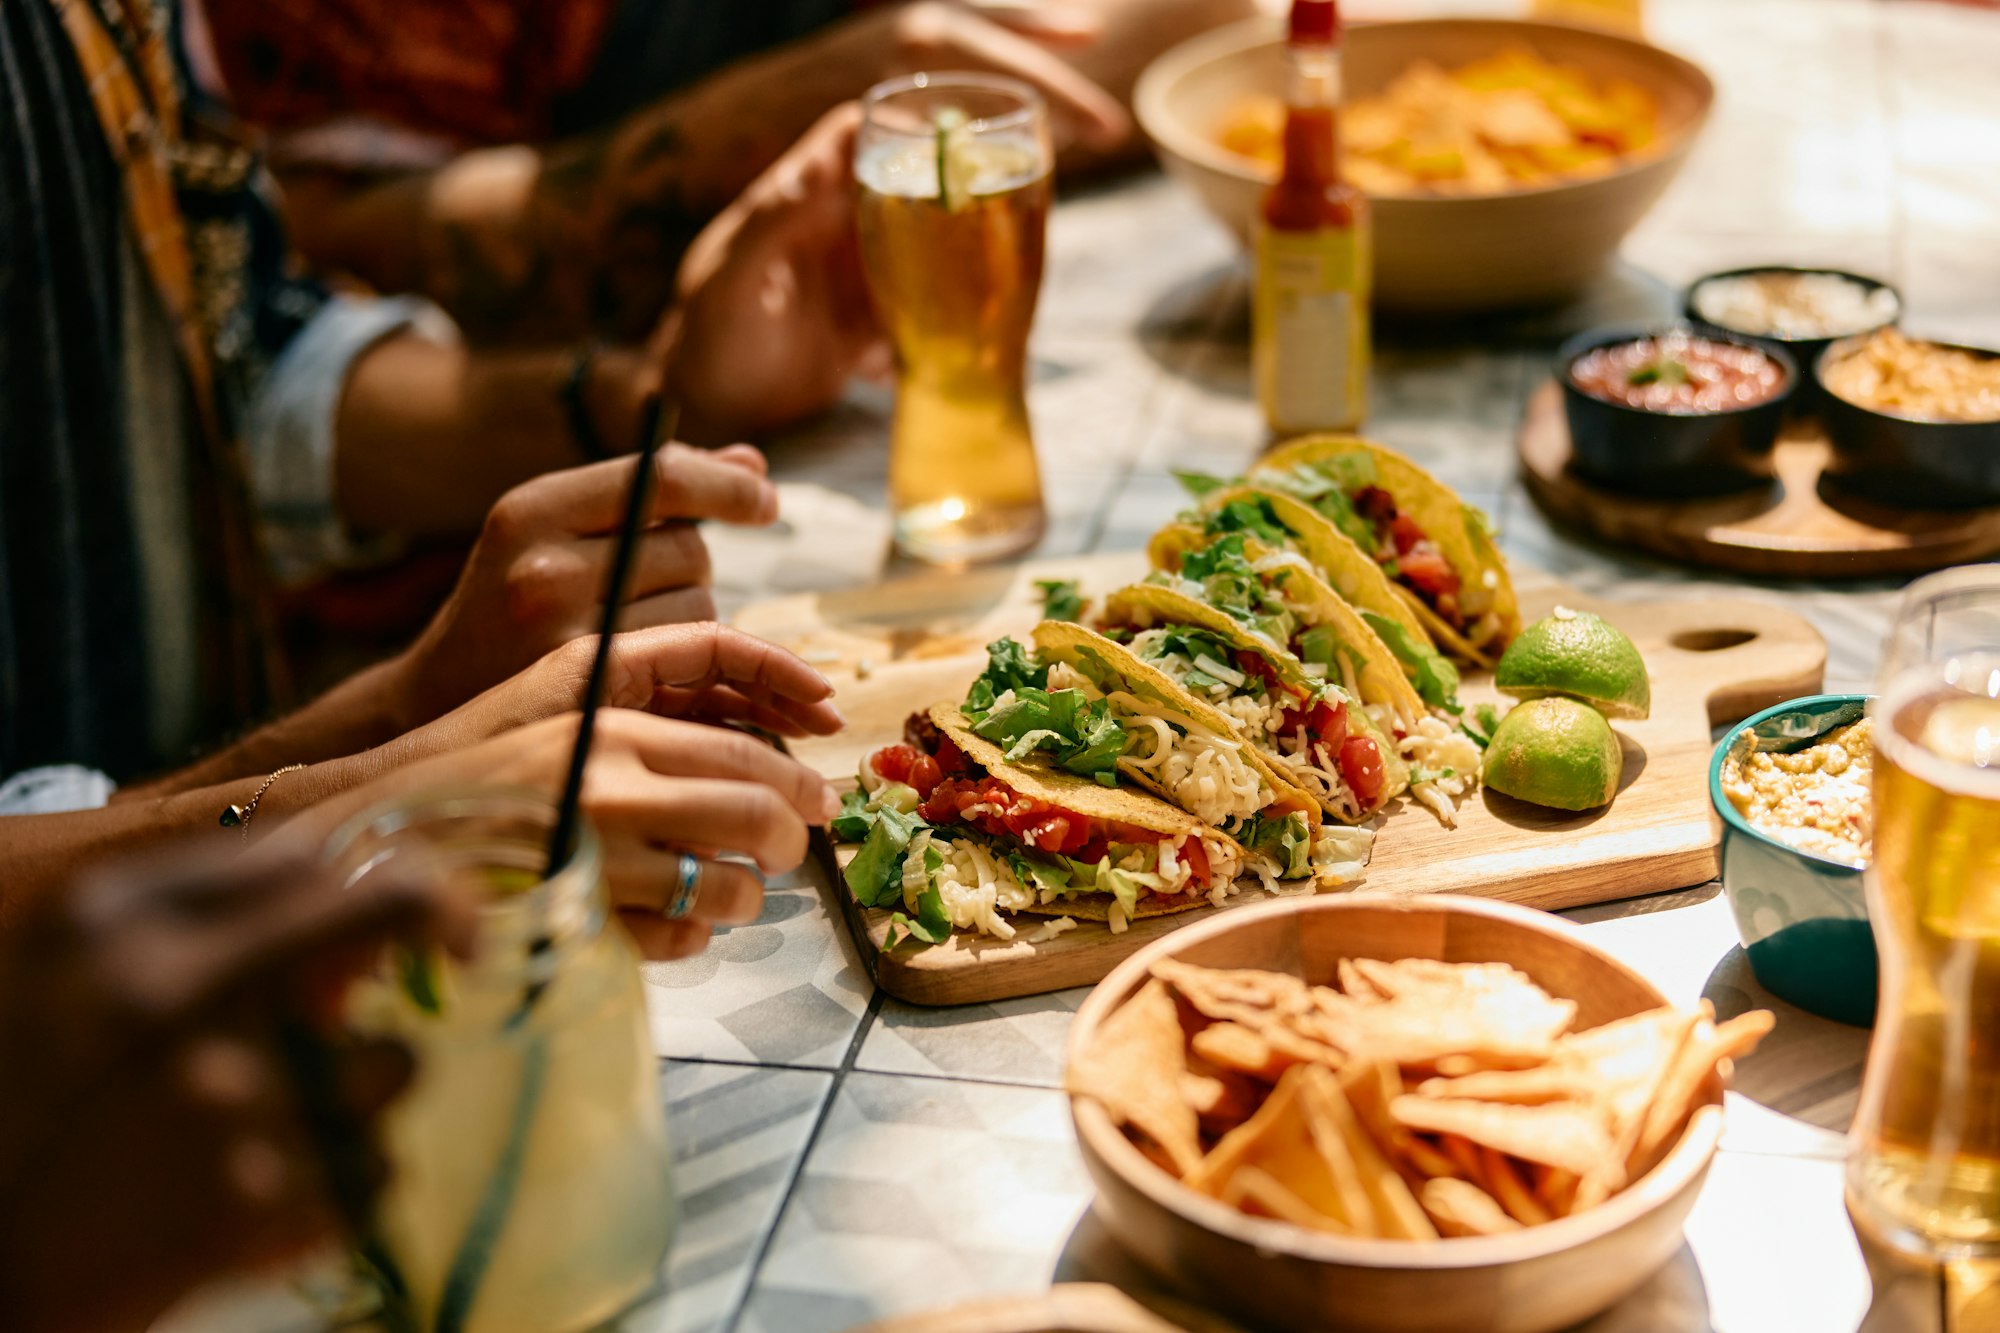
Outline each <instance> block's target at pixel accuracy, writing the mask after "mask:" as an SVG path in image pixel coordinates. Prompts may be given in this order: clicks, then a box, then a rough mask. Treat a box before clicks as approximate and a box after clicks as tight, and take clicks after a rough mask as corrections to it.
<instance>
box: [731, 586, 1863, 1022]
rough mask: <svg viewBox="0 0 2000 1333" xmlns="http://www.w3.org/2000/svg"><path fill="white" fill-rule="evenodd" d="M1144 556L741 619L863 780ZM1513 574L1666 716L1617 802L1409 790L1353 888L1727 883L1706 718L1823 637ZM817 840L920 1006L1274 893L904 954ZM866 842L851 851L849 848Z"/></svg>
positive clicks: (1569, 900) (1749, 609) (1633, 727)
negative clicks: (990, 669) (812, 684)
mask: <svg viewBox="0 0 2000 1333" xmlns="http://www.w3.org/2000/svg"><path fill="white" fill-rule="evenodd" d="M1145 569H1146V564H1145V557H1144V556H1143V555H1141V554H1139V553H1137V552H1128V553H1123V554H1116V555H1099V556H1083V557H1078V558H1075V559H1070V560H1050V561H1041V562H1037V563H1034V564H1029V565H1020V566H1011V567H1007V568H995V569H987V570H981V571H979V572H977V573H974V574H970V575H952V574H943V573H935V574H927V575H921V576H918V577H916V578H911V579H905V580H899V581H896V582H892V583H887V584H881V585H878V586H876V587H873V588H867V589H858V590H856V591H853V592H848V593H830V594H810V593H809V594H801V595H798V596H793V597H786V598H781V599H778V600H775V601H770V602H763V603H759V604H757V605H755V606H751V607H747V608H745V609H744V611H743V612H742V614H740V615H739V616H738V617H737V618H736V623H737V624H738V625H740V626H741V627H742V628H744V629H746V630H749V631H750V632H751V633H753V634H758V635H761V636H762V637H764V638H767V639H771V640H773V641H775V642H777V643H782V644H784V645H786V646H787V647H790V648H792V649H793V650H795V651H797V652H799V653H800V654H801V655H802V656H804V657H805V658H806V659H807V660H808V661H811V662H813V663H815V664H816V665H818V666H819V667H820V669H821V670H823V671H825V672H826V673H827V675H828V676H829V677H830V678H831V679H832V680H833V682H834V684H835V687H836V688H837V690H838V695H837V697H836V700H835V702H836V703H837V704H838V705H839V707H840V710H841V712H842V713H844V714H845V715H846V717H847V729H846V730H845V731H843V732H841V733H840V734H839V735H837V736H828V737H813V738H809V739H806V740H801V741H795V742H791V744H790V748H791V751H792V753H793V754H795V755H796V756H798V758H799V760H800V761H801V762H803V763H805V764H807V765H808V766H810V767H812V768H814V769H817V770H818V771H819V772H821V773H824V774H825V775H826V776H827V777H828V778H830V779H833V780H835V781H836V782H843V783H851V782H852V781H853V775H854V771H855V768H856V766H857V764H858V762H859V760H860V758H861V756H862V755H864V754H865V753H867V752H868V751H870V750H872V749H874V748H875V747H877V746H879V745H884V744H887V743H888V742H890V741H893V740H897V739H899V738H900V737H901V735H902V731H903V720H904V718H906V717H908V716H909V714H910V713H911V712H912V711H914V710H916V709H918V708H923V707H927V706H929V705H930V704H931V703H933V702H935V701H937V700H940V699H951V700H956V699H959V698H962V697H963V696H964V694H965V690H966V687H967V685H969V684H970V683H971V681H972V679H973V677H975V676H977V675H978V674H979V672H980V669H981V668H982V667H983V666H984V665H985V661H986V657H985V653H984V651H983V647H982V645H984V644H986V643H988V642H990V641H991V640H993V639H995V638H997V637H999V636H1000V635H1002V634H1017V635H1025V634H1027V633H1028V632H1029V631H1030V630H1032V629H1033V628H1034V625H1035V622H1036V621H1037V620H1038V619H1040V615H1039V605H1040V604H1039V599H1038V597H1037V594H1036V591H1035V587H1034V581H1035V580H1037V579H1061V578H1068V579H1076V580H1078V581H1079V582H1080V583H1081V585H1082V590H1083V592H1084V594H1085V595H1086V596H1090V597H1102V596H1103V595H1104V594H1106V593H1108V592H1110V591H1112V590H1113V589H1115V588H1117V587H1119V586H1121V585H1122V584H1125V583H1127V582H1130V581H1131V580H1133V579H1136V578H1139V577H1142V576H1143V575H1144V573H1145ZM1513 574H1514V586H1515V589H1516V591H1517V592H1519V594H1520V597H1521V614H1522V616H1523V617H1524V618H1525V619H1527V620H1535V619H1538V618H1539V617H1541V616H1544V615H1547V614H1548V613H1549V612H1550V611H1551V610H1553V609H1554V608H1555V607H1556V606H1557V605H1565V606H1571V607H1575V608H1576V609H1578V610H1584V611H1595V612H1597V613H1599V614H1600V615H1602V616H1604V617H1605V618H1606V619H1608V620H1610V621H1611V622H1612V623H1613V624H1615V625H1617V626H1618V627H1619V628H1621V629H1623V630H1624V631H1625V632H1626V633H1627V634H1630V635H1631V636H1632V639H1633V641H1634V642H1635V643H1637V644H1638V646H1639V650H1640V652H1641V653H1643V654H1644V655H1645V659H1646V666H1647V669H1648V672H1649V674H1650V675H1651V677H1652V683H1653V711H1652V716H1650V717H1648V718H1647V719H1645V720H1644V721H1637V722H1618V723H1616V724H1615V727H1616V730H1617V732H1618V734H1619V736H1620V738H1621V740H1622V741H1623V743H1624V746H1625V751H1626V756H1625V775H1624V781H1623V783H1622V784H1621V786H1620V789H1619V793H1618V796H1617V799H1616V800H1614V801H1613V802H1612V803H1611V804H1610V805H1609V806H1606V807H1605V808H1603V809H1601V810H1588V811H1584V812H1582V813H1580V814H1570V813H1567V812H1564V811H1560V810H1545V809H1541V808H1539V807H1537V806H1531V805H1527V804H1525V803H1524V802H1520V801H1516V800H1514V799H1512V798H1511V797H1506V796H1501V795H1498V794H1497V793H1493V792H1488V791H1481V792H1480V793H1479V794H1478V795H1477V796H1475V797H1473V798H1472V799H1471V800H1469V801H1467V802H1466V803H1465V805H1464V806H1463V807H1461V809H1460V810H1459V812H1458V825H1457V827H1456V828H1446V827H1444V826H1443V825H1441V824H1439V823H1438V821H1437V819H1436V818H1435V817H1434V816H1433V815H1431V814H1430V813H1429V812H1428V811H1426V810H1423V809H1421V808H1419V807H1416V806H1414V805H1413V804H1412V803H1411V802H1410V801H1408V800H1407V799H1404V798H1399V799H1398V800H1397V801H1396V802H1394V803H1393V804H1392V807H1391V809H1390V810H1389V812H1388V813H1387V815H1386V816H1385V818H1384V819H1383V822H1382V825H1381V828H1380V831H1379V832H1378V833H1377V835H1376V839H1375V851H1374V856H1373V858H1372V859H1371V860H1370V862H1369V865H1368V872H1367V875H1366V877H1365V878H1364V879H1363V880H1362V881H1361V883H1360V884H1359V885H1358V886H1357V889H1356V890H1355V891H1359V892H1375V893H1393V894H1414V893H1444V892H1450V893H1473V894H1480V895H1483V896H1486V897H1492V898H1505V899H1510V900H1512V901H1514V902H1520V903H1527V904H1528V905H1530V906H1534V907H1546V908H1558V907H1578V906H1582V905H1584V904H1586V903H1599V902H1608V901H1610V900H1611V899H1614V898H1629V897H1632V896H1634V895H1636V894H1641V893H1651V892H1655V891H1657V890H1660V889H1674V888H1681V887H1684V886H1686V885H1689V884H1699V883H1701V882H1703V881H1704V880H1707V879H1711V878H1713V877H1714V876H1715V873H1716V866H1717V863H1716V843H1717V841H1718V837H1719V834H1718V824H1717V821H1716V818H1715V812H1714V811H1713V810H1711V809H1710V808H1709V803H1708V759H1709V755H1710V753H1711V751H1712V750H1713V749H1714V743H1713V742H1712V741H1711V740H1710V738H1709V735H1710V728H1711V727H1712V726H1715V725H1717V724H1720V723H1724V722H1733V721H1736V720H1738V719H1740V718H1743V717H1747V716H1748V715H1749V714H1751V713H1753V712H1756V711H1757V710H1758V709H1760V708H1765V707H1768V706H1769V705H1771V704H1774V703H1779V702H1781V701H1783V700H1785V699H1791V698H1796V697H1797V696H1799V695H1802V694H1812V693H1814V692H1815V691H1817V690H1818V688H1819V684H1820V680H1821V674H1822V671H1823V668H1824V667H1825V665H1826V643H1825V641H1824V640H1823V639H1821V638H1820V636H1819V634H1818V632H1817V631H1816V630H1814V629H1813V627H1812V626H1811V625H1810V624H1808V623H1807V622H1806V621H1805V620H1804V619H1802V618H1801V617H1799V616H1798V615H1795V614H1794V613H1792V612H1790V611H1786V610H1783V609H1782V608H1780V607H1776V606H1773V605H1771V604H1770V603H1768V602H1756V601H1748V600H1744V599H1740V598H1723V597H1704V598H1702V599H1701V600H1699V601H1655V602H1637V603H1635V602H1607V601H1603V600H1601V599H1598V598H1594V597H1590V596H1588V595H1586V594H1584V593H1581V592H1578V591H1577V590H1576V589H1573V588H1568V587H1564V586H1563V585H1561V584H1559V583H1557V582H1556V581H1555V580H1554V579H1552V578H1550V577H1549V576H1548V575H1547V574H1544V573H1543V572H1541V571H1540V570H1536V569H1530V568H1528V567H1526V566H1522V565H1515V566H1514V567H1513ZM1459 697H1460V698H1461V699H1463V700H1464V701H1465V702H1466V704H1467V705H1468V706H1470V705H1473V704H1477V703H1481V702H1488V701H1496V700H1498V699H1499V695H1498V694H1497V693H1496V692H1495V691H1494V689H1493V678H1492V676H1491V675H1489V674H1487V673H1483V672H1482V673H1479V674H1476V675H1473V674H1468V675H1467V676H1466V677H1465V680H1464V683H1463V685H1462V687H1461V689H1460V691H1459ZM816 843H817V847H818V851H819V853H820V856H821V857H822V859H823V863H824V864H825V865H826V867H827V869H828V871H829V873H830V876H831V884H830V885H829V888H830V890H831V892H832V893H833V895H834V898H835V901H836V902H837V903H838V904H839V906H840V909H841V911H842V914H843V915H844V916H845V917H846V919H847V923H848V927H849V929H850V930H851V931H852V933H853V935H854V938H855V942H856V944H857V945H858V946H859V947H860V950H861V956H862V959H863V961H864V962H865V963H866V964H867V966H868V968H869V970H870V971H871V972H873V973H874V975H875V979H876V981H877V982H879V983H880V984H881V986H882V988H883V989H884V990H886V991H888V992H889V993H890V994H891V995H894V996H897V997H898V998H900V999H904V1000H909V1001H911V1002H913V1003H917V1004H972V1003H979V1002H984V1001H991V1000H1000V999H1007V998H1010V997H1012V996H1016V995H1037V994H1041V993H1043V992H1046V991H1053V990H1062V989H1065V988H1067V987H1070V986H1085V985H1089V984H1091V983H1092V982H1096V981H1099V980H1101V979H1102V978H1103V977H1104V975H1105V974H1106V973H1108V972H1109V971H1110V970H1111V969H1112V968H1113V967H1114V966H1116V965H1117V963H1118V962H1119V960H1120V959H1122V958H1124V957H1126V956H1127V955H1129V954H1131V953H1133V952H1134V951H1136V950H1137V949H1138V948H1139V947H1140V946H1141V945H1143V944H1145V943H1146V942H1147V941H1149V940H1153V939H1157V938H1158V937H1159V936H1161V935H1162V934H1164V933H1166V932H1167V931H1170V930H1173V929H1175V928H1176V927H1178V926H1180V925H1182V924H1184V923H1186V922H1189V921H1196V920H1200V919H1202V918H1203V917H1205V916H1209V915H1213V914H1214V913H1216V912H1218V911H1228V910H1231V909H1232V908H1234V907H1236V906H1240V905H1243V904H1247V903H1253V902H1260V901H1263V900H1265V899H1266V898H1268V897H1269V895H1268V894H1265V893H1264V892H1262V891H1261V890H1257V889H1244V890H1242V891H1240V892H1239V893H1238V894H1237V895H1236V896H1234V897H1233V898H1231V899H1230V900H1229V904H1228V906H1225V907H1221V908H1216V907H1202V908H1199V909H1197V910H1195V911H1191V912H1185V913H1181V914H1178V915H1173V916H1156V917H1145V918H1142V919H1140V920H1138V921H1135V922H1133V923H1132V925H1131V927H1130V928H1129V929H1127V930H1125V931H1122V932H1119V933H1116V934H1114V933H1113V932H1112V931H1110V930H1109V929H1108V928H1107V927H1106V926H1105V925H1104V924H1103V923H1101V922H1094V921H1086V922H1082V923H1080V924H1079V925H1078V926H1077V927H1076V928H1075V929H1073V930H1069V931H1067V932H1065V933H1063V934H1060V935H1057V936H1055V937H1054V938H1048V939H1039V940H1038V939H1034V938H1032V935H1033V932H1034V927H1035V924H1036V923H1035V921H1034V920H1033V919H1032V918H1022V919H1019V920H1018V921H1017V923H1016V924H1017V925H1018V926H1019V927H1020V928H1021V935H1020V936H1018V937H1017V938H1015V939H1013V940H1011V941H1003V940H998V939H992V938H988V937H984V936H974V935H968V934H963V933H961V934H957V935H954V936H953V937H952V938H951V939H950V940H949V941H948V942H947V943H945V944H943V945H939V946H937V947H935V948H930V947H923V946H920V945H917V944H914V943H912V942H908V941H905V942H902V943H899V944H897V945H896V946H895V947H893V948H890V947H885V945H886V942H887V937H888V933H889V916H890V914H889V913H888V912H886V911H883V910H880V909H863V908H861V907H860V906H859V905H858V904H857V903H855V901H854V897H853V895H852V894H850V893H849V892H848V891H847V886H846V885H845V884H843V883H842V882H841V880H840V878H839V860H840V857H841V856H842V853H841V852H839V851H837V850H836V849H835V848H834V847H833V845H832V844H831V843H829V842H828V841H827V840H826V839H825V838H824V837H820V838H817V839H816ZM853 852H854V849H853V848H852V847H849V848H847V849H845V852H844V855H845V856H847V857H851V856H852V855H853Z"/></svg>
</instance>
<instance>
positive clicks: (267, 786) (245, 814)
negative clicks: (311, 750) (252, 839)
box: [222, 764, 305, 838]
mask: <svg viewBox="0 0 2000 1333" xmlns="http://www.w3.org/2000/svg"><path fill="white" fill-rule="evenodd" d="M304 767H305V765H304V764H286V765H285V766H284V767H283V768H280V769H276V770H274V771H273V772H272V773H271V776H270V777H268V778H265V779H264V781H263V782H261V783H260V784H258V787H257V791H256V793H255V794H254V795H253V796H251V798H250V800H249V801H248V803H246V804H244V805H232V806H230V807H228V808H227V809H225V810H224V811H223V812H222V827H224V828H240V829H242V830H243V836H244V837H245V838H248V837H249V836H250V817H251V816H252V815H254V814H256V813H257V803H258V802H259V801H262V800H263V799H264V793H265V792H267V791H269V790H271V784H272V783H274V782H276V781H277V780H278V779H279V778H281V777H283V776H285V774H287V773H295V772H297V771H298V770H299V769H302V768H304Z"/></svg>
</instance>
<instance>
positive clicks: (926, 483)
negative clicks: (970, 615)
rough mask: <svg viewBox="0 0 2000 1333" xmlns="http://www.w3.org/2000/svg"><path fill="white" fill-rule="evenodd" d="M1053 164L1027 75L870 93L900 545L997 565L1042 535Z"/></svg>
mask: <svg viewBox="0 0 2000 1333" xmlns="http://www.w3.org/2000/svg"><path fill="white" fill-rule="evenodd" d="M1051 163H1052V155H1051V152H1050V148H1049V131H1048V117H1047V114H1046V112H1045V111H1044V110H1043V106H1042V101H1041V98H1040V97H1039V96H1038V95H1037V94H1036V93H1035V92H1034V91H1033V90H1032V89H1030V88H1029V87H1027V86H1026V85H1025V84H1020V83H1016V82H1014V81H1013V80H1011V79H1004V78H998V77H993V76H989V75H982V74H917V75H912V76H911V77H909V78H906V79H894V80H891V81H889V82H887V83H883V84H879V85H877V86H876V87H875V88H874V89H872V90H871V91H870V92H869V94H868V97H867V102H866V112H865V117H864V120H863V123H862V128H861V137H860V142H859V145H858V147H857V149H856V161H855V174H856V176H857V177H858V178H859V182H860V187H861V226H860V229H861V249H862V258H863V261H864V263H865V265H866V268H867V273H868V285H869V289H870V291H871V293H872V294H873V296H874V300H875V306H876V310H877V311H878V313H879V314H880V316H881V318H882V322H883V325H884V327H885V328H886V329H887V331H888V334H889V340H890V343H891V344H892V345H893V346H894V348H895V352H896V367H897V391H896V417H895V425H894V427H893V433H892V436H891V439H890V447H889V502H890V506H891V509H892V510H893V512H894V515H895V521H896V542H897V545H898V546H899V547H901V549H902V550H903V551H904V552H906V553H907V554H909V555H912V556H915V557H916V558H918V559H920V560H927V561H931V562H933V563H938V564H965V563H971V562H974V561H982V560H997V559H1000V558H1002V557H1005V556H1010V555H1016V554H1018V553H1020V552H1021V551H1024V550H1026V549H1027V548H1028V547H1030V546H1032V545H1034V544H1035V542H1036V541H1038V540H1039V539H1040V538H1041V535H1042V528H1043V522H1044V515H1043V508H1042V485H1041V475H1040V472H1039V470H1038V469H1037V467H1036V464H1035V446H1034V438H1033V435H1032V434H1031V432H1030V429H1029V425H1028V403H1027V364H1028V328H1029V326H1030V325H1031V324H1032V323H1033V321H1034V316H1035V299H1036V297H1037V295H1038V294H1039V293H1040V291H1041V285H1042V248H1043V235H1044V232H1045V230H1046V227H1047V222H1048V212H1049V191H1050V179H1049V178H1050V170H1051Z"/></svg>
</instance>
